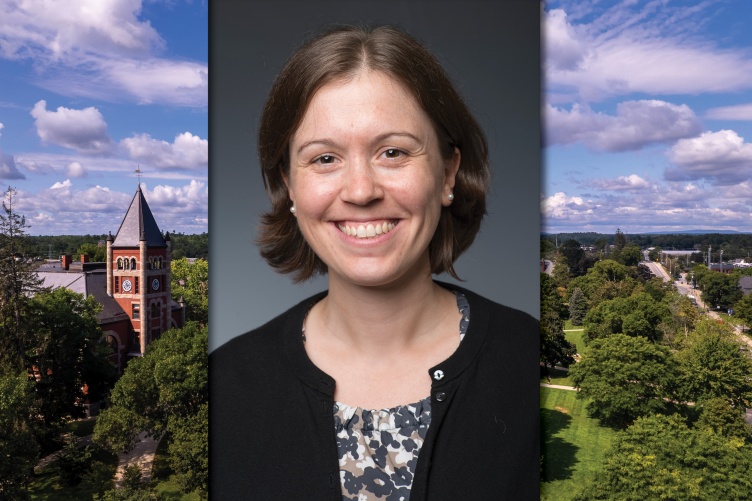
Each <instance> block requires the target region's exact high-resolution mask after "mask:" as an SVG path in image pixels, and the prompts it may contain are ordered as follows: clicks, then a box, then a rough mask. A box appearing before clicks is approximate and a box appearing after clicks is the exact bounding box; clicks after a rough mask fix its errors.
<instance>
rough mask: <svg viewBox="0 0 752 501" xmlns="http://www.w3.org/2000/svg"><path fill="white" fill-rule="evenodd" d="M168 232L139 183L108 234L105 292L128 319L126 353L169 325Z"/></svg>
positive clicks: (134, 351)
mask: <svg viewBox="0 0 752 501" xmlns="http://www.w3.org/2000/svg"><path fill="white" fill-rule="evenodd" d="M170 260H171V249H170V235H169V233H168V234H166V235H165V236H162V232H161V231H159V227H158V226H157V222H156V220H155V219H154V216H153V215H152V213H151V210H150V209H149V205H148V204H147V203H146V199H145V198H144V194H143V192H142V191H141V184H140V183H139V185H138V189H137V190H136V194H135V195H134V197H133V200H132V201H131V205H130V207H129V208H128V212H126V214H125V217H124V218H123V222H122V223H121V224H120V228H119V229H118V231H117V234H116V235H115V237H114V238H113V237H112V234H110V236H109V237H108V238H107V295H108V296H110V297H112V298H114V299H115V300H116V301H117V302H118V304H119V305H120V307H121V308H122V309H123V311H125V313H126V314H127V315H128V317H129V318H130V323H131V327H132V329H131V332H130V339H129V340H128V341H127V343H126V344H127V345H128V352H129V353H128V354H129V355H131V356H138V355H142V354H143V353H144V352H145V351H146V346H147V345H148V344H149V343H150V342H151V341H152V340H154V339H156V338H158V337H159V336H160V335H161V334H162V332H164V331H166V330H167V329H169V328H170V327H171V319H172V299H171V295H170Z"/></svg>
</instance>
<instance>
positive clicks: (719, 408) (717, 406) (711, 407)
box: [697, 397, 752, 441]
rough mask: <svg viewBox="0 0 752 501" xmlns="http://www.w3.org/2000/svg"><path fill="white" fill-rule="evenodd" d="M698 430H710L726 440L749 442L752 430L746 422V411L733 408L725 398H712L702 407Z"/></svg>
mask: <svg viewBox="0 0 752 501" xmlns="http://www.w3.org/2000/svg"><path fill="white" fill-rule="evenodd" d="M699 407H700V419H699V420H698V421H697V428H698V429H701V430H710V431H712V432H713V433H716V434H718V435H721V436H723V437H726V438H737V439H739V440H741V441H744V440H747V439H749V437H750V434H752V429H750V426H749V425H748V424H747V423H746V422H745V420H744V409H739V408H738V407H737V408H733V407H731V406H730V405H729V403H728V401H727V400H726V399H724V398H717V397H716V398H711V399H708V400H706V401H704V402H703V403H702V404H701V405H700V406H699Z"/></svg>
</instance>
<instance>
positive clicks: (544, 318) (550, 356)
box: [540, 273, 575, 368]
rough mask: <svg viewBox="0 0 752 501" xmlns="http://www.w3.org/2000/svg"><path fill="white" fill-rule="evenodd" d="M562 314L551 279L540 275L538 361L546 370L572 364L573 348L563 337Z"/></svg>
mask: <svg viewBox="0 0 752 501" xmlns="http://www.w3.org/2000/svg"><path fill="white" fill-rule="evenodd" d="M564 312H565V308H564V305H563V303H562V300H561V298H560V297H559V294H558V293H557V291H556V287H555V285H554V281H553V279H552V278H551V277H549V276H548V275H547V274H545V273H541V321H540V361H541V363H542V364H543V365H544V367H546V368H548V367H554V366H556V365H561V366H563V367H569V365H570V364H572V363H574V354H575V348H574V346H572V345H571V344H570V343H569V341H567V338H566V337H565V336H564V330H563V328H564V323H563V321H562V316H563V315H564Z"/></svg>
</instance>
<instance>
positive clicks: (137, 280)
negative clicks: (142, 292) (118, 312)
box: [136, 277, 138, 294]
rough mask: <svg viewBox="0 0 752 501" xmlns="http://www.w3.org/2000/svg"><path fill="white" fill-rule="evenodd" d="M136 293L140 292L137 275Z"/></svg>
mask: <svg viewBox="0 0 752 501" xmlns="http://www.w3.org/2000/svg"><path fill="white" fill-rule="evenodd" d="M136 294H138V277H136Z"/></svg>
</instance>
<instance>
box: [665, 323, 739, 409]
mask: <svg viewBox="0 0 752 501" xmlns="http://www.w3.org/2000/svg"><path fill="white" fill-rule="evenodd" d="M741 348H742V346H741V344H740V343H739V342H738V341H737V340H736V339H735V337H734V334H733V331H732V329H731V328H730V327H728V326H727V325H726V324H718V323H716V322H715V321H714V320H710V319H707V320H703V321H701V322H700V323H698V324H697V327H696V329H695V332H694V333H693V334H692V335H691V336H690V340H689V346H688V347H687V348H685V349H684V350H682V351H680V352H679V353H678V354H677V359H678V360H679V362H680V367H681V379H680V382H681V388H682V395H683V397H684V399H685V400H688V401H693V402H697V403H702V402H704V401H706V400H710V399H712V398H723V399H724V400H726V401H727V402H728V403H729V404H730V405H732V406H734V407H735V408H737V409H742V408H745V407H752V376H751V375H752V358H750V357H749V355H747V354H746V353H745V352H744V351H742V350H741Z"/></svg>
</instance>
